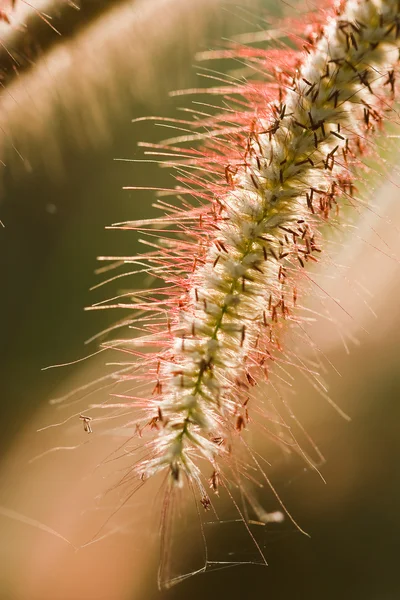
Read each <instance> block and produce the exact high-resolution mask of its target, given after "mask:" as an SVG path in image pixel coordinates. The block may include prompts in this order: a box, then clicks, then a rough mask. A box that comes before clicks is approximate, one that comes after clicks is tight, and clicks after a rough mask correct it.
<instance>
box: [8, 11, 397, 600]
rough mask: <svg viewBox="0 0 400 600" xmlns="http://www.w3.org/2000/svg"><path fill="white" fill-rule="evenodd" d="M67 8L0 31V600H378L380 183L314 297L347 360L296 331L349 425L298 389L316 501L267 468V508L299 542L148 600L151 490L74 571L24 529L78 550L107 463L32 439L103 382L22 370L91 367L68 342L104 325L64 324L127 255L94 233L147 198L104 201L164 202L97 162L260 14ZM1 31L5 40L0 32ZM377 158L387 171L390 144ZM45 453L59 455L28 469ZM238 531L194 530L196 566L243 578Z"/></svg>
mask: <svg viewBox="0 0 400 600" xmlns="http://www.w3.org/2000/svg"><path fill="white" fill-rule="evenodd" d="M71 4H72V3H68V2H59V3H57V2H55V3H54V5H53V6H49V7H47V6H46V13H49V14H50V15H51V16H52V17H53V19H52V23H53V24H54V25H55V27H56V28H57V29H59V31H60V32H61V34H62V35H61V36H58V35H57V34H56V33H55V32H54V31H53V30H51V29H50V28H49V26H48V25H47V24H46V23H43V22H42V21H41V20H40V18H39V16H38V15H36V16H35V15H33V16H32V17H31V16H30V15H31V13H29V11H28V13H27V15H28V16H24V15H22V16H21V18H22V19H24V20H25V21H27V20H28V21H29V23H28V30H27V31H25V30H24V29H20V30H19V31H12V32H11V33H10V27H9V26H6V25H5V24H4V26H3V27H2V29H1V32H0V34H1V39H2V42H3V43H4V44H5V46H6V47H7V49H10V50H11V49H12V48H14V47H15V48H16V52H17V50H18V60H19V64H20V69H19V75H15V74H14V72H13V70H12V67H11V66H10V64H9V63H7V61H6V57H5V55H4V54H2V56H1V60H3V66H4V65H6V68H5V71H4V73H3V81H4V82H5V83H6V85H5V86H4V88H3V89H2V92H1V94H0V126H1V129H2V132H3V135H2V140H1V143H0V152H1V155H0V159H2V160H3V161H4V163H5V164H6V166H5V167H3V168H2V170H1V172H0V187H1V201H0V218H1V220H2V221H3V223H4V224H5V228H4V229H1V230H0V263H1V284H2V292H1V302H2V307H1V313H0V314H1V315H2V320H1V342H0V343H1V355H2V356H1V375H0V388H1V392H2V393H1V405H0V413H1V436H0V449H1V461H0V531H1V536H0V557H1V560H0V598H1V600H3V599H4V600H11V599H12V600H46V599H49V600H50V599H52V600H57V599H59V600H89V599H99V600H100V599H101V600H103V599H104V600H106V599H110V600H125V599H126V600H130V599H135V600H136V599H137V600H142V599H143V600H144V599H146V600H147V599H150V598H165V599H174V600H178V599H184V598H185V599H186V598H188V597H191V598H193V600H195V599H197V598H198V599H200V598H217V597H218V598H219V597H222V598H225V597H227V598H228V597H229V598H232V599H239V598H240V599H241V598H247V597H248V598H253V597H254V598H256V597H259V596H263V597H264V596H267V595H268V597H269V596H271V597H272V596H273V597H275V598H282V599H286V598H307V599H315V600H317V599H318V600H320V599H322V598H323V599H324V600H325V599H327V600H329V599H332V600H333V599H335V600H336V599H337V598H338V597H340V598H345V599H347V598H351V599H360V600H361V599H362V600H378V599H379V600H386V599H387V600H391V599H394V598H398V597H399V596H400V581H399V576H398V564H397V563H398V555H399V550H400V542H399V539H400V513H399V510H398V507H399V500H400V481H399V475H398V468H397V462H398V459H399V458H400V442H399V435H398V431H399V417H400V410H399V407H398V397H399V391H400V374H399V368H398V364H399V362H398V348H399V338H400V335H399V324H400V311H399V300H398V298H399V292H400V285H399V284H400V278H399V267H398V263H397V262H396V260H394V259H393V258H390V257H389V256H388V255H390V256H392V255H393V256H395V257H396V256H397V258H399V257H400V243H399V232H398V223H399V222H400V219H399V217H400V211H399V195H400V192H399V189H398V185H397V184H396V181H397V179H396V177H397V175H396V173H394V169H393V178H392V179H393V181H392V182H386V183H385V184H384V185H383V186H382V185H381V184H379V189H377V191H376V193H375V194H374V198H373V200H374V203H375V205H376V206H378V207H379V216H376V215H375V214H374V213H372V212H371V213H367V214H366V216H365V217H364V218H363V220H362V221H361V224H360V227H359V229H358V230H357V231H355V232H353V233H352V234H351V235H349V237H348V244H347V245H346V246H344V247H343V249H342V250H340V249H339V254H338V256H337V257H336V259H335V262H336V263H338V264H340V265H343V268H341V269H338V271H340V273H341V275H340V273H339V277H336V278H334V279H332V280H331V279H330V277H329V278H328V277H326V278H324V279H323V282H324V286H325V288H326V289H327V290H328V291H329V293H331V294H332V296H333V297H335V298H338V299H339V300H340V301H341V302H342V303H343V306H344V307H345V308H346V310H348V312H350V314H351V315H352V318H348V317H346V316H345V315H344V314H343V313H342V312H341V311H338V313H337V315H335V316H336V317H337V318H338V319H339V321H340V322H341V324H342V325H341V326H342V328H343V330H344V331H346V332H347V333H351V335H352V336H355V337H356V338H357V339H358V340H359V342H360V344H359V345H357V344H355V343H350V345H349V346H350V354H347V353H346V351H345V349H344V346H343V344H342V343H341V341H340V336H339V335H338V334H337V332H336V331H335V327H333V326H332V324H329V323H325V322H322V321H320V322H319V323H318V325H317V326H316V328H315V331H314V336H315V339H316V340H317V341H318V344H319V345H320V347H321V349H322V350H323V351H324V352H325V353H326V354H327V357H328V359H329V361H331V362H332V363H333V364H334V365H335V368H336V369H337V371H338V372H339V373H340V376H339V375H338V374H337V373H336V372H335V370H334V369H328V371H327V373H326V374H325V379H326V380H327V382H328V384H329V388H330V392H331V397H332V398H333V399H334V400H335V401H336V402H337V403H338V404H339V405H340V406H341V407H342V408H343V409H344V410H345V411H346V412H347V413H348V414H350V415H351V417H352V421H351V422H350V423H347V422H346V421H344V420H343V419H342V418H340V417H339V416H338V415H337V413H336V412H335V411H334V410H333V409H332V407H330V406H329V405H328V404H327V403H326V402H324V401H323V400H322V399H321V398H320V397H319V396H318V395H317V394H316V393H315V391H314V390H313V389H312V388H311V387H310V386H307V385H305V384H304V383H303V382H302V381H301V380H300V377H299V381H298V382H297V387H298V393H297V395H296V396H295V397H294V398H293V400H292V405H293V409H294V411H295V413H296V415H297V416H298V417H299V419H300V420H301V422H302V423H304V425H305V426H306V427H307V429H308V431H309V432H310V434H311V436H312V437H313V439H314V440H315V442H316V443H317V444H318V446H319V447H320V449H321V451H322V452H323V454H324V456H325V458H326V464H325V465H324V466H323V467H322V468H321V471H322V473H323V476H324V478H325V480H326V482H327V483H326V484H324V483H323V482H322V481H321V479H320V478H319V477H318V476H317V475H316V474H315V472H312V471H310V470H307V469H306V468H304V464H302V463H301V462H300V461H299V460H296V459H293V460H288V461H282V460H279V459H277V460H276V461H275V462H274V464H273V467H272V468H271V475H272V476H273V480H274V483H275V484H276V486H277V489H278V491H279V493H280V495H281V496H282V498H283V499H284V501H285V503H286V505H287V506H288V507H289V508H290V510H291V512H292V514H293V515H294V516H295V518H296V520H297V521H298V522H299V523H300V524H301V526H302V527H303V528H304V529H305V530H306V531H307V532H308V533H309V534H310V535H311V539H308V538H306V537H304V536H301V535H300V534H299V533H298V532H297V531H296V530H295V529H294V527H292V526H290V525H287V524H285V525H284V526H283V527H280V526H276V527H274V528H269V529H268V528H261V527H260V530H259V532H258V534H257V536H258V539H259V541H260V543H261V544H262V546H263V547H264V548H265V553H266V556H267V558H268V562H269V565H270V566H269V567H268V568H262V567H259V566H251V565H250V566H238V567H235V568H232V569H226V570H217V571H213V572H209V573H206V574H205V575H201V576H198V577H196V578H189V579H188V580H186V581H184V582H183V583H181V584H180V585H179V586H177V587H174V588H172V589H171V590H169V591H163V592H158V591H157V587H156V571H157V565H158V560H159V559H158V536H157V529H158V522H159V504H160V503H159V498H157V489H158V487H157V486H158V483H157V482H156V483H154V484H151V485H149V486H146V488H145V490H143V491H142V492H141V493H140V494H139V495H138V496H136V497H135V498H134V499H133V501H132V502H131V503H130V505H129V507H127V508H125V509H124V510H123V511H120V512H119V513H118V515H116V516H115V517H114V519H113V520H112V526H111V530H113V529H114V530H115V531H114V534H113V535H111V536H108V537H105V538H104V539H101V540H100V541H98V542H97V543H96V544H92V545H89V546H87V547H85V548H83V549H80V550H79V551H78V552H76V551H75V550H74V549H73V548H72V547H71V546H70V545H68V543H66V542H65V541H63V540H62V539H60V538H59V537H56V536H55V535H53V534H51V533H49V532H48V531H47V532H46V531H45V530H44V528H43V525H45V526H47V527H50V528H52V529H53V530H55V531H57V532H58V533H59V534H60V535H62V536H64V537H65V538H67V539H68V540H70V541H71V542H72V543H73V544H75V545H76V546H79V545H82V544H85V543H86V542H88V541H89V540H90V539H91V538H92V537H93V535H95V533H96V532H97V531H98V529H99V528H100V527H101V526H102V524H104V523H105V521H106V520H107V518H108V517H109V516H110V515H111V513H112V512H113V510H114V508H115V507H116V505H117V504H116V503H117V501H118V497H117V496H115V495H113V494H112V493H111V494H109V495H106V496H105V498H101V499H100V500H99V498H98V496H100V495H101V494H103V493H104V492H105V491H106V490H107V489H109V488H110V485H111V484H112V482H113V481H114V479H115V477H116V475H115V471H116V469H120V468H121V467H120V465H119V463H117V461H115V462H109V463H108V464H106V465H103V466H102V468H101V469H96V467H97V465H98V464H99V463H100V462H101V461H103V460H105V459H106V457H107V456H108V454H109V453H111V452H113V450H115V448H116V440H115V438H112V437H109V438H108V437H106V436H98V437H97V438H96V435H95V434H94V435H93V436H92V437H91V438H90V443H89V439H88V438H87V436H86V437H83V432H82V427H81V423H76V421H75V420H72V421H71V422H69V423H67V425H66V426H65V427H59V428H51V429H48V430H45V431H43V432H39V433H38V432H37V429H40V428H42V427H44V426H46V425H48V424H51V423H56V422H59V421H62V420H63V419H65V418H66V417H67V416H68V415H69V414H73V413H74V412H76V410H78V411H79V410H81V409H82V405H79V406H78V408H77V407H76V406H72V407H70V408H67V409H65V411H64V409H60V410H58V409H57V407H56V406H54V405H49V404H48V401H49V399H50V398H54V397H59V396H61V395H63V394H67V393H68V392H69V391H70V390H72V389H73V388H74V387H76V386H78V385H80V384H84V383H85V382H88V381H90V380H91V379H92V378H95V377H101V376H102V375H103V374H104V373H105V372H106V371H105V368H104V366H103V361H102V357H101V356H100V357H97V358H95V359H93V360H92V361H90V362H88V363H79V364H77V365H74V366H70V367H65V368H61V369H54V370H47V371H42V370H41V369H42V368H43V367H45V366H47V365H51V364H54V363H64V362H68V361H71V360H75V359H77V358H80V357H81V356H82V355H84V354H86V353H90V352H91V351H94V350H95V348H96V346H95V345H93V344H92V345H89V346H88V347H85V346H84V342H85V340H87V339H88V338H90V337H91V336H93V335H94V334H96V333H97V332H98V331H99V330H101V329H103V328H105V327H106V326H107V325H109V324H111V323H113V322H114V321H115V320H116V319H117V318H119V317H120V315H116V314H114V313H107V312H106V311H104V312H102V313H85V312H84V311H83V307H84V306H87V305H90V304H92V303H93V302H95V301H97V300H101V299H103V298H105V297H106V296H108V295H111V294H112V293H113V290H116V289H118V285H120V284H118V285H115V286H114V287H113V286H111V287H108V288H103V289H101V288H100V289H98V290H95V291H93V292H89V291H88V290H89V288H90V287H91V286H93V285H95V284H97V283H99V281H101V277H102V276H96V275H95V274H94V271H95V269H96V267H97V266H98V265H97V264H96V256H98V255H113V254H133V253H134V252H136V251H137V250H139V245H138V243H137V237H138V236H135V234H132V233H131V232H111V231H106V230H105V229H104V228H105V226H107V225H109V224H110V223H113V222H117V221H123V220H125V219H134V218H139V217H141V216H143V217H145V216H146V217H148V216H151V215H152V214H153V212H152V208H151V203H152V201H154V196H153V194H152V193H151V192H140V193H139V192H135V193H132V192H128V191H123V190H122V187H123V186H124V185H138V186H140V185H143V186H152V185H154V186H157V187H164V186H168V185H171V183H173V180H172V179H171V175H170V174H169V173H168V172H167V170H165V169H164V170H162V169H159V168H158V167H157V166H156V165H153V164H144V163H137V164H133V163H129V162H123V161H116V160H115V159H116V158H136V157H142V154H141V152H140V151H139V150H138V148H137V142H138V141H140V140H146V141H157V140H160V139H163V138H165V137H169V135H170V132H169V131H168V130H162V129H160V128H158V127H156V126H154V125H153V124H151V123H134V124H133V123H131V120H132V119H135V118H138V117H141V116H145V115H149V114H157V115H165V116H167V115H175V114H176V108H177V106H182V105H184V106H190V102H191V98H188V99H186V98H183V97H180V98H178V99H171V98H170V97H169V96H168V92H169V91H171V90H174V89H177V88H183V87H192V86H198V85H203V86H204V85H206V82H205V81H204V80H202V79H201V78H199V77H198V76H196V70H198V68H193V67H192V64H193V61H194V59H193V56H194V54H195V52H196V51H201V50H205V49H208V48H211V47H215V46H216V45H217V41H218V40H219V39H220V38H221V37H223V36H225V37H230V36H232V35H237V34H239V33H243V32H246V31H255V30H257V27H261V28H262V27H264V26H265V24H264V23H263V22H262V21H261V20H260V19H259V17H258V16H257V15H259V14H268V12H266V13H262V11H268V10H271V7H268V4H269V3H268V2H267V1H266V0H264V1H262V0H259V1H256V0H254V1H251V0H249V1H246V2H244V1H242V2H238V1H236V2H227V1H223V0H221V1H219V0H190V2H183V1H181V0H136V1H133V0H132V1H129V2H122V1H121V2H117V1H116V2H103V1H101V0H98V1H96V2H90V1H84V0H82V3H81V10H80V11H76V10H75V9H74V7H73V6H72V5H71ZM39 5H41V6H44V5H45V3H43V2H40V3H39V2H37V4H36V6H38V7H39ZM20 6H21V5H20ZM25 8H26V6H25V7H24V9H25ZM279 9H280V7H279V6H277V5H276V4H274V7H273V10H274V11H276V10H279ZM21 10H22V8H21ZM15 19H16V17H15ZM12 25H13V26H15V27H19V25H18V23H17V19H16V21H15V23H13V24H12ZM213 66H214V65H211V67H212V68H213ZM390 152H391V154H392V157H393V156H395V155H396V142H395V140H394V141H392V143H391V146H390ZM392 160H393V164H395V162H396V161H395V160H394V159H393V158H392ZM389 220H390V221H391V224H389V223H388V221H389ZM360 238H362V239H363V240H364V241H361V240H360ZM376 248H378V249H376ZM331 274H332V273H331V272H330V273H329V276H330V275H331ZM103 277H104V276H103ZM321 281H322V280H321ZM349 282H356V283H354V284H353V285H351V286H350V285H349ZM140 284H141V283H140V282H139V281H137V280H136V281H135V285H140ZM123 285H127V283H126V282H124V284H123ZM365 290H368V292H369V293H367V291H365ZM366 302H367V304H368V306H367V305H366ZM336 306H337V305H336ZM315 308H318V307H317V306H316V307H315ZM370 309H373V310H374V311H375V312H376V314H377V317H374V316H373V315H372V313H371V311H370ZM330 310H331V311H334V310H335V305H334V304H332V306H331V307H330ZM105 393H106V391H104V392H99V393H98V394H97V395H96V396H95V401H96V402H97V401H101V399H102V397H104V394H105ZM90 401H93V398H90ZM86 442H87V443H86ZM59 446H60V447H61V446H62V447H65V446H66V447H71V448H72V447H75V446H77V448H76V449H75V450H65V449H64V450H60V451H54V452H50V453H47V454H45V455H44V456H39V455H40V454H41V453H43V452H46V451H47V450H49V449H52V448H56V447H59ZM35 457H38V458H37V459H36V460H32V459H35ZM268 499H269V500H270V496H268ZM267 508H270V509H272V510H274V509H275V508H276V506H275V505H273V504H272V503H271V505H270V506H268V507H267ZM188 521H189V524H188V529H187V532H188V534H187V536H185V535H184V536H182V537H181V538H179V545H180V549H181V551H182V552H183V553H184V554H187V555H189V554H190V553H191V552H192V551H193V553H194V554H196V551H195V548H194V547H195V546H196V539H195V534H194V533H193V532H194V530H195V529H196V528H193V532H192V530H191V529H190V519H188ZM185 526H186V525H185ZM239 530H240V528H239V527H238V526H237V524H229V523H226V524H225V525H221V526H215V527H210V528H209V529H208V530H207V534H208V537H209V539H210V558H212V559H213V560H219V561H228V560H229V561H235V560H237V561H242V560H243V561H249V560H251V559H252V558H253V557H254V550H253V548H252V546H251V544H250V543H249V540H248V539H247V538H244V537H243V536H242V535H241V533H240V531H239ZM104 531H110V527H109V528H108V529H107V528H106V529H105V530H104ZM184 531H186V529H184ZM100 536H101V534H100ZM176 552H177V554H179V550H176ZM229 552H232V554H229ZM211 554H212V556H211ZM189 562H190V561H189ZM188 564H189V563H188ZM182 565H183V566H182V572H183V571H184V568H185V563H184V561H183V560H182ZM198 566H200V565H198ZM189 568H191V567H190V566H189ZM193 568H194V567H193Z"/></svg>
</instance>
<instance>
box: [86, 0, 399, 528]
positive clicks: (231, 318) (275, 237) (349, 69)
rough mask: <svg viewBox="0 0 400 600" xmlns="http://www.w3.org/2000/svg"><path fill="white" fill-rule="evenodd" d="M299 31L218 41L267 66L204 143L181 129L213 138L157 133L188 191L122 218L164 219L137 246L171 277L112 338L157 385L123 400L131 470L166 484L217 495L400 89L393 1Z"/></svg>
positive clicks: (242, 88)
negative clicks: (255, 44)
mask: <svg viewBox="0 0 400 600" xmlns="http://www.w3.org/2000/svg"><path fill="white" fill-rule="evenodd" d="M302 29H303V31H302ZM291 31H292V32H293V35H292V37H293V40H292V41H293V44H296V45H297V49H293V44H292V46H291V47H290V48H289V47H284V46H283V44H282V43H281V42H279V43H278V45H277V47H275V48H273V49H269V50H268V49H266V50H260V49H259V48H252V47H249V46H245V45H240V44H238V45H237V46H235V47H229V48H228V49H227V50H223V51H221V53H220V56H227V57H229V56H235V55H236V56H240V57H242V58H245V59H246V60H249V61H256V63H257V67H258V70H260V69H261V70H264V71H266V81H264V82H262V83H259V82H258V83H255V82H254V81H249V82H248V83H246V84H244V83H243V82H242V81H241V82H239V83H237V84H234V83H233V84H231V85H223V86H221V88H220V93H221V94H224V95H225V97H227V96H230V97H231V98H232V103H231V105H229V104H228V103H227V102H226V103H225V105H224V109H222V112H221V114H219V115H214V116H213V117H208V116H207V115H206V116H204V113H203V116H198V118H197V120H195V121H193V124H192V125H193V127H200V126H203V127H204V131H205V132H208V134H207V136H208V139H207V141H206V142H205V143H204V145H203V146H202V147H200V148H198V149H193V147H184V146H183V145H180V144H179V143H178V142H179V141H183V142H185V141H191V140H192V139H196V137H198V138H200V139H201V138H202V139H203V140H204V139H205V138H206V135H203V136H202V135H196V132H194V134H193V136H191V135H187V136H185V137H184V138H183V139H182V140H170V142H169V144H167V145H166V146H158V147H157V146H154V145H153V146H152V147H150V150H151V151H157V152H160V154H165V153H168V154H169V156H170V161H171V162H172V163H174V162H175V164H178V165H179V166H177V171H178V179H179V180H180V184H179V186H178V188H177V189H176V190H174V191H173V192H174V194H175V195H177V196H178V197H179V198H180V205H179V204H177V203H175V204H171V203H169V202H168V201H167V199H165V198H164V197H161V198H160V199H159V201H158V206H159V207H160V208H161V209H162V210H163V211H164V216H163V217H160V218H159V219H153V220H148V221H137V222H129V223H125V224H120V225H118V226H117V227H121V228H125V229H136V230H140V231H144V230H149V231H153V232H154V229H157V230H158V231H160V230H165V233H164V234H162V235H160V239H159V241H154V237H151V238H148V239H149V240H150V241H148V242H147V243H148V244H149V245H150V251H149V252H148V253H146V254H143V255H141V256H140V257H126V259H125V260H126V262H127V263H136V264H138V267H139V269H142V268H144V269H145V270H147V271H148V272H150V273H151V274H153V275H154V276H155V277H156V278H158V279H160V280H161V281H162V284H161V285H160V287H158V288H156V289H151V290H143V291H142V292H135V293H132V295H131V296H130V297H129V296H128V298H129V300H128V301H124V300H122V301H121V302H120V301H117V303H116V304H117V305H118V304H119V305H121V304H122V305H123V306H125V307H128V308H131V309H133V310H134V311H135V314H137V315H138V316H136V317H133V318H132V319H129V320H128V321H127V322H129V324H131V325H135V327H139V328H141V329H142V330H143V332H144V333H143V335H142V336H141V337H138V338H137V337H136V338H134V339H132V340H131V341H126V340H116V341H115V342H114V343H112V344H111V345H112V346H113V347H114V348H119V349H120V350H122V351H123V352H125V353H126V356H128V357H129V355H131V356H132V355H133V356H134V361H133V362H132V365H131V368H130V370H129V367H128V370H125V371H124V374H123V375H121V378H122V379H123V380H125V381H126V380H128V381H131V382H139V383H140V384H141V385H142V388H143V383H144V382H145V383H147V388H148V389H150V391H151V393H150V394H149V396H148V397H146V396H145V395H144V397H138V396H136V395H130V394H129V393H128V394H124V395H122V394H121V398H120V400H121V403H120V404H119V405H118V406H120V407H122V408H129V407H132V408H133V407H135V406H136V407H139V408H140V410H143V413H142V414H141V416H140V418H139V419H138V420H135V424H136V429H137V432H138V434H139V435H141V436H143V438H144V454H143V458H142V459H141V460H139V461H138V463H137V464H136V465H135V468H134V470H135V474H136V476H137V478H138V479H139V481H140V480H146V479H148V478H149V477H151V476H153V475H154V474H156V473H158V472H160V471H163V472H164V473H166V474H167V477H168V481H169V489H171V488H176V487H181V486H185V485H187V484H189V485H190V487H191V488H194V489H197V492H198V495H199V500H200V501H201V503H202V504H203V506H204V507H205V508H206V509H207V508H209V507H210V504H211V500H210V495H211V494H213V493H218V490H219V488H220V486H221V485H223V486H225V483H224V482H225V481H226V478H227V471H226V469H227V468H228V467H227V466H226V465H231V466H230V467H229V468H230V469H232V464H234V463H233V461H232V455H233V454H234V453H235V447H237V446H238V445H240V444H244V445H245V447H246V448H248V444H249V443H248V442H247V441H246V435H245V432H246V430H247V429H249V430H251V427H252V423H251V422H250V417H251V415H252V414H256V413H257V397H256V394H255V393H254V391H253V388H255V386H256V385H257V384H258V383H259V382H260V381H262V380H265V379H268V376H269V371H270V370H273V369H274V368H275V367H276V365H279V363H280V362H281V364H282V363H284V362H285V360H286V361H287V362H289V363H293V361H294V358H296V357H293V356H292V354H293V353H291V349H290V348H287V349H285V347H284V341H281V337H282V333H283V332H284V331H285V330H290V329H292V330H295V328H296V327H299V324H301V315H300V312H299V310H298V307H297V303H298V299H299V297H301V293H302V290H303V294H304V289H305V286H306V285H307V284H308V283H309V282H310V279H309V266H310V265H312V264H313V263H315V262H317V261H319V259H320V257H321V253H323V250H324V239H323V232H324V229H326V228H327V224H329V223H333V224H337V223H340V220H341V212H340V210H341V205H343V204H346V206H349V205H350V206H352V205H353V206H357V198H356V189H355V183H356V182H355V181H354V177H355V175H354V173H355V167H356V166H357V165H359V164H360V159H361V157H363V155H365V154H366V153H368V152H369V151H370V149H371V147H372V140H373V136H374V134H375V132H376V131H377V130H378V129H379V128H380V127H381V125H382V124H383V123H384V121H385V118H386V117H387V115H388V113H389V111H390V108H391V106H392V104H393V99H394V93H395V89H396V72H397V66H398V59H399V46H400V5H399V2H398V1H397V0H348V1H347V2H338V3H335V4H334V5H333V6H330V7H327V8H324V10H323V11H321V14H320V15H318V18H317V17H316V16H315V15H311V16H310V17H309V23H307V24H306V25H305V26H300V25H298V24H297V25H296V26H294V25H293V23H292V24H291ZM289 37H290V36H289ZM233 98H234V100H233ZM232 106H234V107H235V108H232ZM240 106H241V107H242V108H241V109H240V108H238V107H240ZM184 123H185V126H186V127H187V124H186V122H184ZM210 131H212V133H211V134H210ZM149 146H150V145H149ZM193 198H194V200H192V199H193ZM171 225H172V226H173V230H174V231H173V232H171V231H170V227H171ZM174 233H175V234H177V235H175V236H174ZM143 265H145V266H144V267H143ZM131 299H133V300H132V301H131ZM108 345H110V344H108ZM298 364H300V363H298ZM139 383H138V385H139ZM94 425H95V424H92V427H93V429H95V427H94ZM147 436H149V437H147ZM237 440H239V442H238V441H237ZM250 452H251V451H250ZM252 459H253V462H254V464H255V465H256V466H257V467H259V463H258V462H257V460H256V455H255V454H252ZM235 468H236V469H237V470H238V471H240V468H241V467H240V466H236V467H235ZM225 487H226V486H225ZM210 490H211V491H210ZM272 514H275V513H272ZM276 514H278V513H276ZM270 520H272V521H273V520H275V521H279V519H278V518H276V519H272V518H271V519H270Z"/></svg>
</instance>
